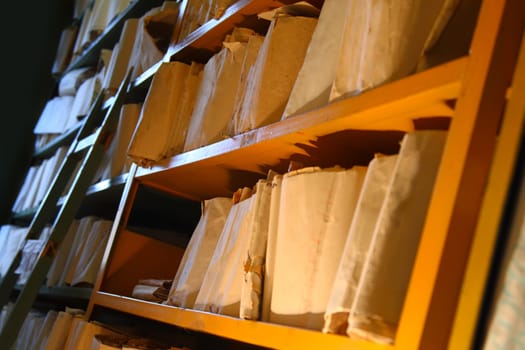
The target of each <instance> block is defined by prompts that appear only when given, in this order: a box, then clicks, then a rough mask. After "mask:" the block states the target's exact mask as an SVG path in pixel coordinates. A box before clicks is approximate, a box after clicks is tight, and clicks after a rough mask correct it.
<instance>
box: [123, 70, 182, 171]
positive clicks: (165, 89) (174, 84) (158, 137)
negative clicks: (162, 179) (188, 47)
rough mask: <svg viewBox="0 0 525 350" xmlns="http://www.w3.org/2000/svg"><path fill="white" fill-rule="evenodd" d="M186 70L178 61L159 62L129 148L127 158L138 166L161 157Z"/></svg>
mask: <svg viewBox="0 0 525 350" xmlns="http://www.w3.org/2000/svg"><path fill="white" fill-rule="evenodd" d="M189 69H190V66H189V65H187V64H185V63H181V62H169V63H162V65H161V66H160V67H159V69H158V71H157V73H156V74H155V76H154V77H153V81H152V82H151V86H150V88H149V91H148V95H147V96H146V100H145V101H144V105H143V106H142V112H141V114H140V118H139V122H138V125H137V128H136V129H135V132H134V134H133V138H132V140H131V143H130V145H129V149H128V155H129V156H130V157H131V158H132V159H133V160H134V161H136V162H137V163H138V164H141V165H147V164H151V163H153V162H156V161H158V160H160V159H162V158H163V155H164V154H165V152H166V147H167V146H166V144H167V143H168V137H169V135H170V132H171V129H172V128H173V125H174V124H175V120H176V118H177V116H176V115H175V113H176V111H177V107H178V104H179V102H180V100H181V97H182V95H183V92H184V81H185V78H186V76H187V75H188V72H189Z"/></svg>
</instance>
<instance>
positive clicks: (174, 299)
mask: <svg viewBox="0 0 525 350" xmlns="http://www.w3.org/2000/svg"><path fill="white" fill-rule="evenodd" d="M231 206H232V200H231V198H220V197H218V198H213V199H209V200H207V201H205V202H204V204H203V213H202V216H201V218H200V220H199V223H198V224H197V227H195V230H194V231H193V234H192V236H191V239H190V242H189V243H188V246H187V247H186V250H185V251H184V256H183V257H182V260H181V263H180V265H179V268H178V270H177V274H176V275H175V278H174V279H173V284H172V287H171V290H170V295H169V298H168V304H170V305H175V306H180V307H187V308H191V307H193V304H194V303H195V299H196V298H197V294H198V293H199V290H200V288H201V285H202V283H203V280H204V275H205V274H206V270H207V269H208V265H209V263H210V260H211V258H212V256H213V252H214V251H215V247H216V245H217V241H218V240H219V236H220V234H221V232H222V230H223V228H224V223H225V221H226V218H227V217H228V214H229V212H230V208H231Z"/></svg>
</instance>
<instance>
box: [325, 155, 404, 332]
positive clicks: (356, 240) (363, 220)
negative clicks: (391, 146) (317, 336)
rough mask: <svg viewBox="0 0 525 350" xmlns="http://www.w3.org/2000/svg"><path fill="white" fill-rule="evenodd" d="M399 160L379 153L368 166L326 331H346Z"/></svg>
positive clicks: (329, 304) (332, 294) (349, 233)
mask: <svg viewBox="0 0 525 350" xmlns="http://www.w3.org/2000/svg"><path fill="white" fill-rule="evenodd" d="M396 162H397V155H394V156H378V157H376V158H374V159H373V160H372V161H371V162H370V164H369V165H368V171H367V173H366V177H365V180H364V182H363V188H362V190H361V194H360V195H359V201H358V203H357V207H356V210H355V213H354V218H353V220H352V224H351V226H350V230H349V232H348V237H347V239H346V243H345V247H344V250H343V254H342V256H341V261H340V262H339V268H338V270H337V274H336V277H335V281H334V284H333V287H332V291H331V294H330V299H329V302H328V306H327V308H326V313H325V315H324V318H325V324H324V328H323V332H327V333H338V334H346V328H347V326H348V315H349V313H350V309H351V307H352V302H353V301H354V297H355V292H356V287H357V284H358V282H359V278H360V277H361V273H362V270H363V264H364V260H365V258H366V255H367V252H368V249H369V247H370V243H371V240H372V233H373V231H374V227H375V225H376V222H377V218H378V216H379V212H380V210H381V207H382V205H383V202H384V199H385V196H386V193H387V191H388V188H389V186H390V182H391V179H392V174H393V171H394V167H395V165H396Z"/></svg>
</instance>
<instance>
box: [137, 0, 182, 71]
mask: <svg viewBox="0 0 525 350" xmlns="http://www.w3.org/2000/svg"><path fill="white" fill-rule="evenodd" d="M178 17H179V4H178V3H177V2H175V1H165V2H164V3H163V5H162V6H161V7H155V8H153V9H151V10H150V11H148V12H147V13H146V14H145V15H144V16H142V17H141V18H140V19H139V21H138V25H137V34H136V38H135V43H134V46H133V51H132V54H131V58H130V63H129V68H131V67H133V74H132V77H131V78H132V79H134V78H136V77H138V76H139V75H140V74H142V73H143V72H145V71H146V70H147V69H148V68H150V67H151V66H153V65H154V64H156V63H157V62H159V61H160V60H161V59H162V57H163V56H164V52H165V51H166V49H167V46H166V47H164V45H162V44H165V43H166V44H167V42H168V41H169V38H170V37H171V32H172V31H173V28H174V26H175V23H176V22H177V19H178ZM151 27H154V28H155V29H156V30H151ZM159 29H162V30H159Z"/></svg>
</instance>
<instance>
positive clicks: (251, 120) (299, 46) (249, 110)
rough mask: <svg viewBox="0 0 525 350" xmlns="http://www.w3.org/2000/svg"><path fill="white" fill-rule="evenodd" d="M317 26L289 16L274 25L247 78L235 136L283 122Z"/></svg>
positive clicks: (304, 18) (278, 19)
mask: <svg viewBox="0 0 525 350" xmlns="http://www.w3.org/2000/svg"><path fill="white" fill-rule="evenodd" d="M316 23H317V19H315V18H308V17H292V16H287V15H281V16H278V17H277V18H275V19H274V20H273V21H272V24H271V25H270V29H269V30H268V34H267V35H266V37H265V39H264V43H263V45H262V47H261V49H260V51H259V55H258V57H257V60H256V62H255V64H254V66H253V67H252V69H251V72H250V75H249V78H248V85H247V87H246V90H247V91H246V94H245V96H244V101H243V104H242V111H241V114H240V116H239V118H238V119H239V121H238V122H237V123H236V130H235V133H236V134H238V133H241V132H243V131H246V130H250V129H255V128H257V127H259V126H262V125H266V124H270V123H273V122H276V121H278V120H280V119H281V116H282V114H283V112H284V108H285V106H286V102H287V101H288V97H289V95H290V92H291V90H292V87H293V84H294V82H295V79H296V77H297V74H298V73H299V69H300V68H301V65H302V63H303V59H304V55H305V54H306V50H307V48H308V44H309V42H310V39H311V36H312V33H313V31H314V28H315V25H316Z"/></svg>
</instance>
